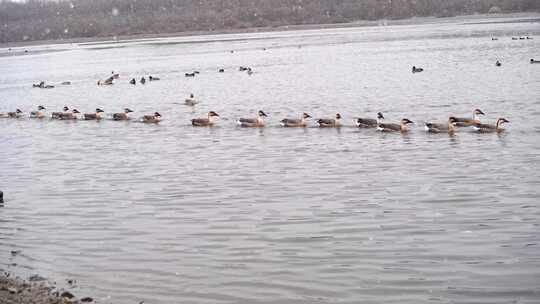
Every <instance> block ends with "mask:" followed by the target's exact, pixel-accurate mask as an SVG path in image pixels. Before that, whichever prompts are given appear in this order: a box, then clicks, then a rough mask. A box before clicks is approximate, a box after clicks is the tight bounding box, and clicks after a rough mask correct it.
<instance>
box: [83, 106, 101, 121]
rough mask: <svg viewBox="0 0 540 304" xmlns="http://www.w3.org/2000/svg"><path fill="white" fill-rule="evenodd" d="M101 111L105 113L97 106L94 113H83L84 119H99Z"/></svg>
mask: <svg viewBox="0 0 540 304" xmlns="http://www.w3.org/2000/svg"><path fill="white" fill-rule="evenodd" d="M101 113H105V111H103V110H102V109H100V108H97V109H96V113H90V114H84V120H101V119H102V118H103V117H102V116H101Z"/></svg>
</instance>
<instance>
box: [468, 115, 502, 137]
mask: <svg viewBox="0 0 540 304" xmlns="http://www.w3.org/2000/svg"><path fill="white" fill-rule="evenodd" d="M509 122H510V121H508V120H507V119H506V118H499V119H497V122H496V123H495V124H494V125H492V124H482V123H475V124H474V125H473V129H474V130H475V131H477V132H480V133H492V132H497V133H498V132H502V131H504V128H503V124H505V123H509Z"/></svg>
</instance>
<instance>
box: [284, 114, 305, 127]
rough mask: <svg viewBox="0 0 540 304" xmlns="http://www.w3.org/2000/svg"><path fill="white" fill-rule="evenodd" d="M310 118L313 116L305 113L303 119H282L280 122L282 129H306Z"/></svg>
mask: <svg viewBox="0 0 540 304" xmlns="http://www.w3.org/2000/svg"><path fill="white" fill-rule="evenodd" d="M308 118H311V116H310V115H309V114H307V113H304V114H302V118H300V119H292V118H285V119H282V120H281V122H280V125H281V126H282V127H306V126H307V119H308Z"/></svg>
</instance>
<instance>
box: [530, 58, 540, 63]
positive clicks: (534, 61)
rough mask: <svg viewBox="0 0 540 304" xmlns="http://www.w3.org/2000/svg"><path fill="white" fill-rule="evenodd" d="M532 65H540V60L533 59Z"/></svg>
mask: <svg viewBox="0 0 540 304" xmlns="http://www.w3.org/2000/svg"><path fill="white" fill-rule="evenodd" d="M530 62H531V64H535V63H540V60H534V59H531V61H530Z"/></svg>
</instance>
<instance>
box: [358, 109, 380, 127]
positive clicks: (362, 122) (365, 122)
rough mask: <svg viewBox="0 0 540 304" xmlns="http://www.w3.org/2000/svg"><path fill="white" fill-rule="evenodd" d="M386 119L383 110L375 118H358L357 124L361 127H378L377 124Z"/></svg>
mask: <svg viewBox="0 0 540 304" xmlns="http://www.w3.org/2000/svg"><path fill="white" fill-rule="evenodd" d="M383 119H384V116H383V114H382V113H381V112H379V113H377V119H374V118H357V119H356V120H355V124H356V126H357V127H359V128H376V127H377V125H378V124H379V123H380V122H381V120H383Z"/></svg>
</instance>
